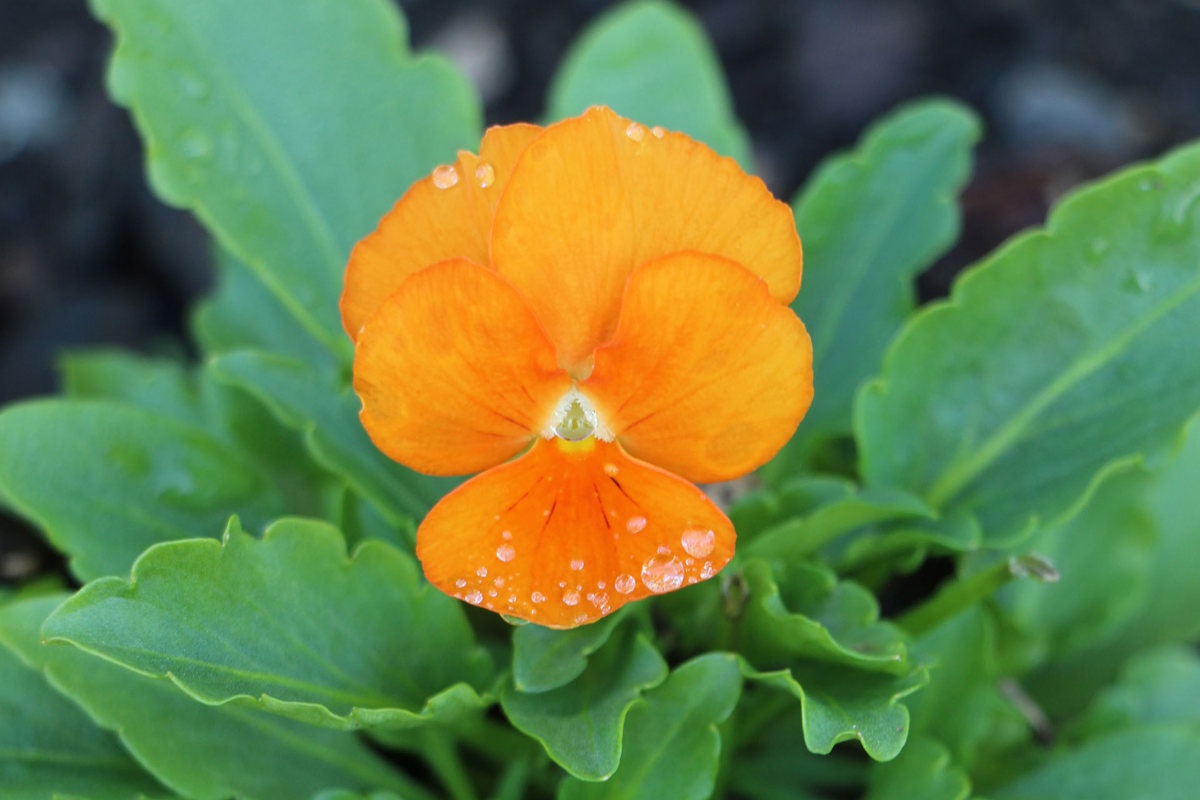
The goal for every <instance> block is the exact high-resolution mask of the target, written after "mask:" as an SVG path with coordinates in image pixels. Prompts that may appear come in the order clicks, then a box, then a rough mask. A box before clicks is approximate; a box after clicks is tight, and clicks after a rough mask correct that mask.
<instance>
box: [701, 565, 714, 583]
mask: <svg viewBox="0 0 1200 800" xmlns="http://www.w3.org/2000/svg"><path fill="white" fill-rule="evenodd" d="M715 574H716V570H714V569H713V565H712V562H711V561H705V562H704V566H702V567H701V568H700V577H701V578H703V579H704V580H708V579H709V578H711V577H712V576H713V575H715Z"/></svg>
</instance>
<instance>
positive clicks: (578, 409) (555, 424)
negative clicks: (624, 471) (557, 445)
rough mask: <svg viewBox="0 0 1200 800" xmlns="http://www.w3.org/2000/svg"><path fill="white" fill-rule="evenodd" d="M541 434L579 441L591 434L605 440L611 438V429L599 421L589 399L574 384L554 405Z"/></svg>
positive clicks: (609, 440) (549, 437) (607, 440)
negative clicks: (551, 414)
mask: <svg viewBox="0 0 1200 800" xmlns="http://www.w3.org/2000/svg"><path fill="white" fill-rule="evenodd" d="M542 436H544V437H545V438H547V439H553V438H555V437H558V438H559V439H563V440H564V441H568V442H581V441H583V440H585V439H587V438H589V437H591V436H595V437H596V438H597V439H600V440H601V441H605V442H611V441H612V440H613V434H612V431H610V430H609V429H608V428H607V427H605V425H604V423H602V422H601V421H600V415H599V414H597V413H596V409H595V408H594V407H593V406H592V403H591V401H590V400H588V399H587V397H585V396H584V395H583V393H582V392H580V391H579V390H578V389H576V388H575V387H574V386H572V387H571V391H569V392H567V393H566V394H564V395H563V396H562V399H560V400H559V401H558V403H557V404H556V405H555V406H554V414H553V416H551V418H550V422H549V423H548V424H547V425H546V427H545V428H544V429H543V430H542Z"/></svg>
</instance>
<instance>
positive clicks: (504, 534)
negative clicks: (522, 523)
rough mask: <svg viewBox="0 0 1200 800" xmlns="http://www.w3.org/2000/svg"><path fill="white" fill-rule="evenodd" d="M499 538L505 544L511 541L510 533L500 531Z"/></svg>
mask: <svg viewBox="0 0 1200 800" xmlns="http://www.w3.org/2000/svg"><path fill="white" fill-rule="evenodd" d="M500 538H501V539H503V540H504V541H506V542H507V541H510V540H511V539H512V531H500Z"/></svg>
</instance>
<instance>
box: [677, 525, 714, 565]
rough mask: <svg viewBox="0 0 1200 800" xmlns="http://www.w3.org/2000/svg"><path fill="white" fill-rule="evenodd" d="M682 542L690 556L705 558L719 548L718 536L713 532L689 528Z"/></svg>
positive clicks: (684, 533) (681, 539)
mask: <svg viewBox="0 0 1200 800" xmlns="http://www.w3.org/2000/svg"><path fill="white" fill-rule="evenodd" d="M680 541H681V542H682V544H683V549H684V550H686V551H687V554H688V555H689V556H694V557H695V558H704V557H705V556H707V555H709V554H710V553H712V551H713V548H714V547H716V546H717V535H716V534H715V533H713V532H712V531H711V530H703V529H701V528H688V529H687V530H685V531H684V532H683V536H681V537H680Z"/></svg>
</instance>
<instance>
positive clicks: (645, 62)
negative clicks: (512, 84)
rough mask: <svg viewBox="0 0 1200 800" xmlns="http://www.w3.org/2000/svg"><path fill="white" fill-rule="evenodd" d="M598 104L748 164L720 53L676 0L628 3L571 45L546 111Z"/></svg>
mask: <svg viewBox="0 0 1200 800" xmlns="http://www.w3.org/2000/svg"><path fill="white" fill-rule="evenodd" d="M594 105H606V106H609V107H610V108H612V109H613V110H614V111H616V112H617V113H619V114H623V115H624V116H626V117H629V118H630V119H635V120H637V121H638V122H641V123H643V124H645V125H661V126H663V127H664V128H667V129H668V130H674V131H682V132H683V133H686V134H688V135H689V136H692V137H693V138H695V139H699V140H700V141H702V142H704V143H706V144H707V145H708V146H710V147H711V148H713V149H714V150H716V151H717V152H718V153H720V154H721V155H725V156H729V157H731V158H734V159H737V161H738V162H739V163H741V165H742V166H743V167H746V168H749V166H750V143H749V141H748V140H747V138H746V132H745V131H744V130H743V129H742V126H741V123H739V122H738V120H737V117H735V116H734V114H733V103H732V101H731V100H730V98H729V89H728V88H727V87H726V85H725V76H724V74H723V73H722V72H721V65H720V62H719V61H717V54H716V52H715V51H714V50H713V47H712V44H711V43H710V42H709V41H708V36H707V35H706V34H705V32H704V29H703V28H701V27H700V25H699V23H697V22H696V20H695V19H694V18H693V17H692V16H691V15H690V14H688V13H687V12H686V11H684V10H683V9H681V8H679V7H678V6H675V5H673V4H671V3H665V2H660V0H638V1H637V2H631V3H625V4H624V5H621V6H619V7H617V8H615V9H613V10H612V11H610V12H608V13H607V14H605V15H604V16H601V17H600V18H599V19H597V20H596V21H595V22H594V23H593V24H592V25H591V27H589V28H588V30H587V31H586V32H585V33H584V35H583V36H581V37H580V38H579V41H577V42H576V43H575V44H574V45H573V46H572V47H571V49H570V50H569V51H568V53H567V55H566V57H565V58H564V59H563V63H562V66H561V67H560V68H559V71H558V74H557V75H556V76H555V78H554V83H553V84H552V85H551V87H550V96H549V108H548V110H547V114H546V115H547V116H548V117H549V118H550V119H552V120H555V119H562V118H563V117H570V116H574V115H576V114H581V113H583V111H584V110H586V109H587V108H588V107H590V106H594Z"/></svg>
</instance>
